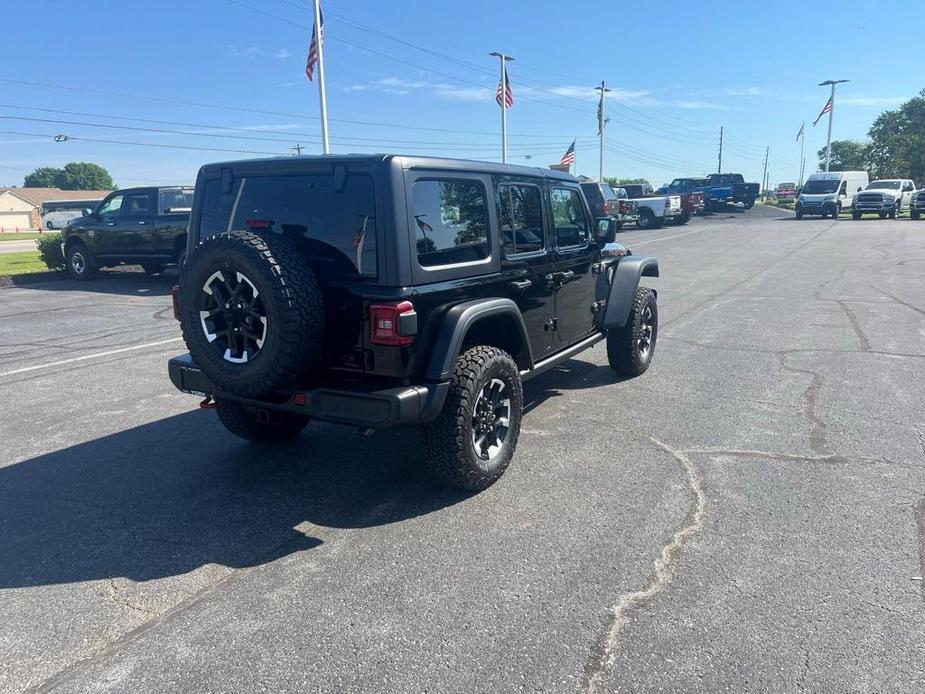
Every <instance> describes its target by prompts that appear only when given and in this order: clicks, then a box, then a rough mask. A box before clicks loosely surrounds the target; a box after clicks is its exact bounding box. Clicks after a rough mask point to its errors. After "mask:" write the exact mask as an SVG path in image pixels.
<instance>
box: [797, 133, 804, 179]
mask: <svg viewBox="0 0 925 694" xmlns="http://www.w3.org/2000/svg"><path fill="white" fill-rule="evenodd" d="M805 147H806V121H803V125H801V126H800V182H799V183H798V184H797V190H799V189H800V188H802V187H803V165H804V164H805V163H806V159H804V158H803V150H804V148H805Z"/></svg>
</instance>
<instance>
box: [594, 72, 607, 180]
mask: <svg viewBox="0 0 925 694" xmlns="http://www.w3.org/2000/svg"><path fill="white" fill-rule="evenodd" d="M595 89H596V90H597V91H599V92H600V93H601V101H600V103H599V104H598V106H597V128H598V131H599V132H598V134H599V135H600V136H601V158H600V163H599V165H598V174H597V180H598V181H600V182H602V183H603V182H604V130H606V128H607V118H606V117H605V115H604V94H606V93H607V92H609V91H610V90H609V89H607V87H605V86H604V80H601V86H600V87H595Z"/></svg>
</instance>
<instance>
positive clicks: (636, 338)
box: [607, 287, 658, 378]
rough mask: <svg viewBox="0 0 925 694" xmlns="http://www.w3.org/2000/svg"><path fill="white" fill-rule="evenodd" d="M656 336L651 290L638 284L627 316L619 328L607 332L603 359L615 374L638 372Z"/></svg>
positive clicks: (651, 351)
mask: <svg viewBox="0 0 925 694" xmlns="http://www.w3.org/2000/svg"><path fill="white" fill-rule="evenodd" d="M657 338H658V304H657V303H656V301H655V292H653V291H652V290H651V289H648V288H647V287H638V288H637V289H636V295H635V296H634V297H633V306H632V308H631V309H630V315H629V318H628V319H627V321H626V325H624V326H623V327H622V328H615V329H614V330H611V331H609V332H608V333H607V361H609V362H610V368H611V369H613V370H614V372H615V373H616V374H617V375H618V376H629V377H630V378H632V377H634V376H639V375H640V374H642V373H644V372H645V370H646V369H648V368H649V364H650V363H651V362H652V355H653V354H654V353H655V341H656V339H657Z"/></svg>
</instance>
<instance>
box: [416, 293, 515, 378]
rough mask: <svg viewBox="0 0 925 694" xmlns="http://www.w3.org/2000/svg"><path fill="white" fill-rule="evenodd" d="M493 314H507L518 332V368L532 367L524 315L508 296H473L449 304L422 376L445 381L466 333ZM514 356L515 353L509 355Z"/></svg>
mask: <svg viewBox="0 0 925 694" xmlns="http://www.w3.org/2000/svg"><path fill="white" fill-rule="evenodd" d="M494 316H505V317H510V318H512V319H513V321H514V325H515V326H516V327H517V329H518V330H519V332H520V338H521V340H522V342H523V345H524V349H523V354H525V357H526V358H525V361H526V362H527V363H525V364H518V366H519V367H520V368H521V370H525V369H532V368H533V355H532V351H531V349H530V340H529V339H528V337H527V328H526V326H525V325H524V319H523V316H522V315H521V314H520V309H518V308H517V304H515V303H514V302H513V301H512V300H511V299H504V298H495V299H474V300H472V301H465V302H463V303H461V304H456V305H455V306H453V307H451V308H450V309H449V310H448V311H447V312H446V315H445V316H444V317H443V320H442V321H441V325H440V328H439V329H438V331H437V335H436V338H435V339H434V341H433V345H432V347H431V350H430V352H431V355H432V356H431V358H430V359H429V361H428V363H427V368H426V370H425V372H424V376H425V378H427V380H430V381H447V380H449V379H450V378H451V377H452V375H453V369H454V367H455V366H456V359H457V358H458V357H459V354H460V352H461V350H462V346H463V341H464V340H465V339H466V333H467V332H468V331H469V328H471V327H472V326H473V325H475V324H476V323H477V322H478V321H480V320H483V319H485V318H489V317H494ZM512 356H513V357H515V359H516V357H517V355H512Z"/></svg>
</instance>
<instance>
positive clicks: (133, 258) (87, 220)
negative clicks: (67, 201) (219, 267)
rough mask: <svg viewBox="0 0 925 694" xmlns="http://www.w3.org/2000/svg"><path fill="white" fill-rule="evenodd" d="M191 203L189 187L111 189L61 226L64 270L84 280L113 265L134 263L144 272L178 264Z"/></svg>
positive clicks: (191, 195)
mask: <svg viewBox="0 0 925 694" xmlns="http://www.w3.org/2000/svg"><path fill="white" fill-rule="evenodd" d="M192 204H193V189H192V188H183V187H179V186H172V187H159V188H125V189H123V190H117V191H116V192H114V193H111V194H110V195H108V196H106V197H105V198H104V199H103V201H102V202H101V203H100V204H99V205H97V206H96V208H95V209H92V210H91V209H89V208H88V209H85V210H84V211H83V217H78V218H77V219H75V220H74V221H72V222H71V223H70V224H68V225H67V226H66V227H65V228H64V230H63V231H62V232H61V251H62V252H63V253H64V258H65V262H66V264H67V270H68V272H70V273H71V275H72V276H73V277H75V278H76V279H79V280H86V279H90V278H91V277H93V276H94V275H95V274H96V271H97V270H98V269H99V268H101V267H107V266H113V265H122V264H128V265H133V264H137V265H141V267H142V268H143V269H144V271H145V272H147V273H149V274H156V273H158V272H160V271H161V270H163V269H164V266H165V265H167V264H168V263H177V264H178V265H182V263H183V258H184V256H185V255H186V227H187V226H188V225H189V215H190V208H191V206H192Z"/></svg>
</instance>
